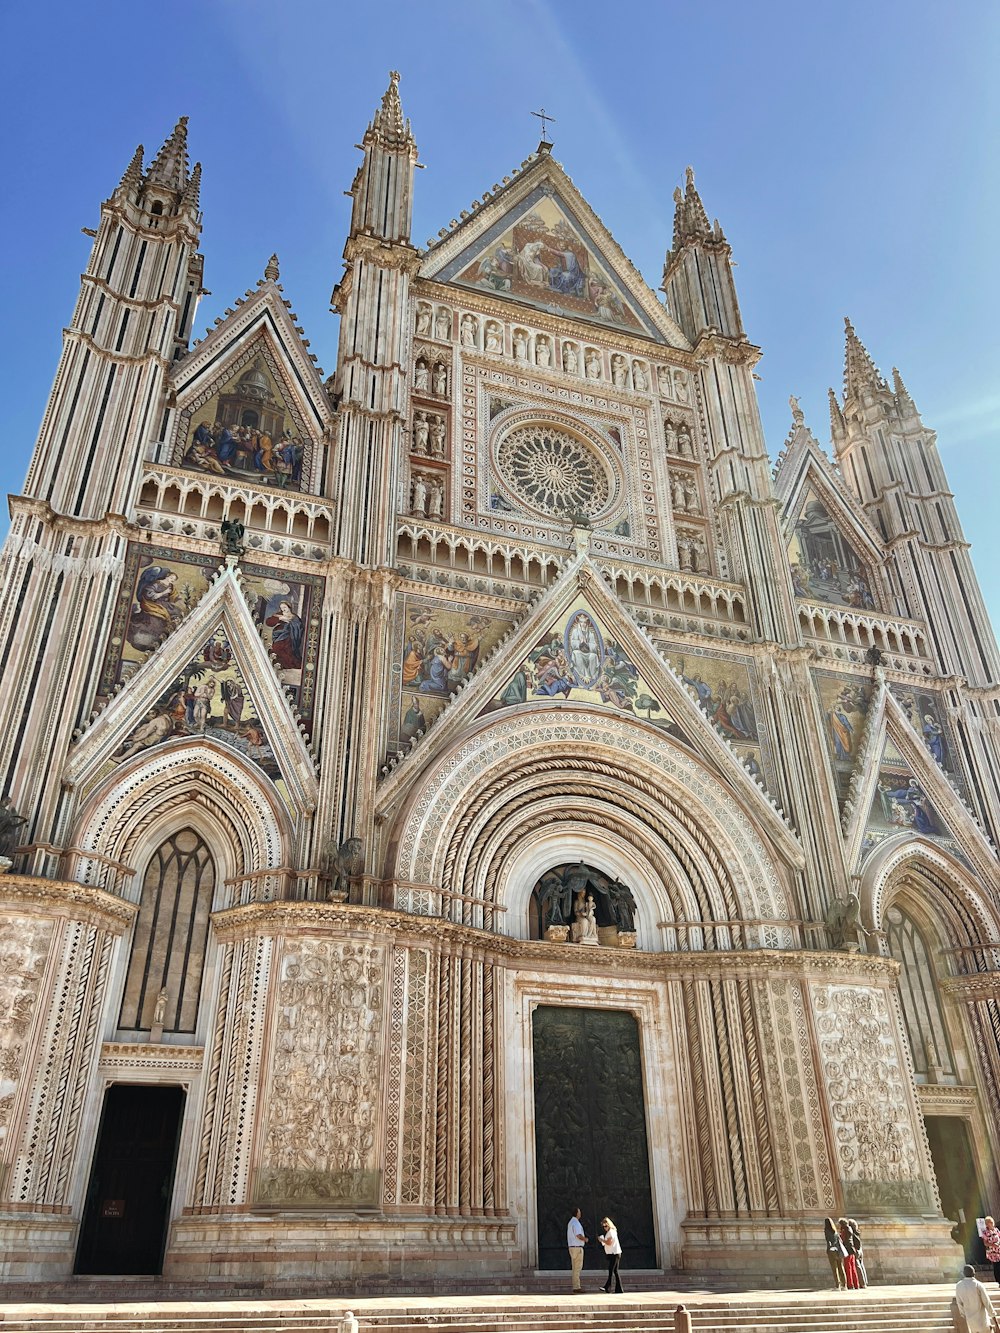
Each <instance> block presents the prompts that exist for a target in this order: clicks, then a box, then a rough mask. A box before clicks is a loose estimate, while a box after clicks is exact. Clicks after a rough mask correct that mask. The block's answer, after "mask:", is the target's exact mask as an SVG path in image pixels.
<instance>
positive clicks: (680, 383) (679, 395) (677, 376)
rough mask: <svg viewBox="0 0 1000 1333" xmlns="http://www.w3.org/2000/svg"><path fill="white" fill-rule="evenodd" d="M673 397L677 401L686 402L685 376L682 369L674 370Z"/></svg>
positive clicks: (686, 387)
mask: <svg viewBox="0 0 1000 1333" xmlns="http://www.w3.org/2000/svg"><path fill="white" fill-rule="evenodd" d="M674 397H675V398H676V399H677V401H678V402H679V403H686V402H687V400H688V386H687V376H686V375H685V374H684V372H683V370H675V371H674Z"/></svg>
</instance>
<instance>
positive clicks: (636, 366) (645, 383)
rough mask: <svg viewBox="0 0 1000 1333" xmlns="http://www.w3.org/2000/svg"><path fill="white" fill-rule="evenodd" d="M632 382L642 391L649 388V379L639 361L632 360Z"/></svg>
mask: <svg viewBox="0 0 1000 1333" xmlns="http://www.w3.org/2000/svg"><path fill="white" fill-rule="evenodd" d="M632 384H633V386H634V387H635V388H636V389H639V390H640V391H642V392H645V391H646V389H648V388H649V379H648V377H647V375H646V371H645V369H644V368H643V364H642V362H641V361H633V362H632Z"/></svg>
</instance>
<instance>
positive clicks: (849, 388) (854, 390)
mask: <svg viewBox="0 0 1000 1333" xmlns="http://www.w3.org/2000/svg"><path fill="white" fill-rule="evenodd" d="M844 328H845V330H846V334H847V340H846V345H845V348H844V399H845V401H846V400H847V399H848V398H852V399H854V400H855V401H857V402H860V401H861V399H862V397H863V396H864V395H865V394H869V395H871V396H874V395H876V394H878V393H884V392H886V391H887V390H888V387H889V386H888V385H887V384H886V382H885V380H884V379H883V378H882V376H881V375H880V374H879V372H878V367H877V366H876V365H875V362H874V361H873V360H872V359H871V357H870V356H869V355H868V349H867V348H866V347H865V345H864V343H863V342H862V341H861V339H860V338H859V337H858V335H857V334H856V333H855V332H854V325H853V324H852V323H851V321H850V320H849V319H847V318H846V317H845V319H844Z"/></svg>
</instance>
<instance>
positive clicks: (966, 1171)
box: [924, 1115, 986, 1264]
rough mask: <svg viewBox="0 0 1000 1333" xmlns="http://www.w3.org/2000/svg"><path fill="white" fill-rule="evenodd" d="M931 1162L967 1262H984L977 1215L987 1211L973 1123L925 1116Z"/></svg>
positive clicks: (944, 1208)
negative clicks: (970, 1124)
mask: <svg viewBox="0 0 1000 1333" xmlns="http://www.w3.org/2000/svg"><path fill="white" fill-rule="evenodd" d="M924 1125H925V1126H926V1128H927V1142H928V1144H929V1145H930V1150H931V1161H932V1162H933V1163H934V1174H935V1176H936V1177H937V1183H938V1192H939V1193H940V1195H941V1211H942V1213H944V1215H945V1217H950V1218H951V1220H952V1221H953V1222H954V1223H955V1231H954V1232H953V1233H952V1234H953V1235H954V1236H955V1239H956V1240H957V1241H958V1243H959V1245H961V1247H962V1249H963V1250H964V1251H965V1258H966V1262H967V1263H970V1264H984V1263H985V1262H986V1247H985V1245H984V1244H983V1242H982V1241H981V1240H980V1238H979V1232H978V1231H977V1230H976V1218H977V1217H982V1216H984V1214H985V1213H986V1207H985V1205H984V1204H983V1200H982V1196H981V1194H980V1192H979V1173H978V1171H977V1170H976V1160H975V1157H974V1156H973V1152H972V1140H971V1138H970V1137H969V1124H968V1121H967V1120H965V1119H964V1118H963V1117H962V1116H957V1115H928V1116H924Z"/></svg>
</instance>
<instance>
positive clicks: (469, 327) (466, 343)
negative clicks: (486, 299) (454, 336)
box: [462, 315, 478, 347]
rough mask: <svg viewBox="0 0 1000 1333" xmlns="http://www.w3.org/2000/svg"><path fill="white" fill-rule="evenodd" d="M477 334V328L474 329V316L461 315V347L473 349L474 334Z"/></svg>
mask: <svg viewBox="0 0 1000 1333" xmlns="http://www.w3.org/2000/svg"><path fill="white" fill-rule="evenodd" d="M477 333H478V329H477V327H476V317H475V315H463V316H462V346H463V347H475V345H476V334H477Z"/></svg>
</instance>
